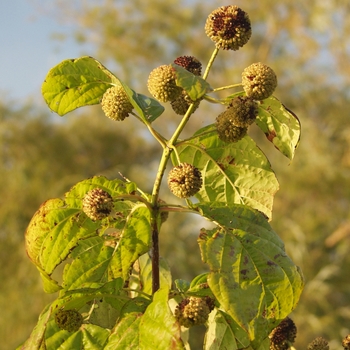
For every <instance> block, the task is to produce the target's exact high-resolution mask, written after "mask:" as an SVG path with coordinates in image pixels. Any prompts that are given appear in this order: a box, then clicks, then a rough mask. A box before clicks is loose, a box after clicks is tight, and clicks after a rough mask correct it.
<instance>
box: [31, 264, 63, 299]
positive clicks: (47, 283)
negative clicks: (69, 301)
mask: <svg viewBox="0 0 350 350" xmlns="http://www.w3.org/2000/svg"><path fill="white" fill-rule="evenodd" d="M36 268H37V269H38V270H39V272H40V276H41V279H42V281H43V289H44V291H45V293H48V294H50V293H56V292H58V291H59V290H61V289H62V287H61V286H60V285H59V284H58V282H57V281H55V280H54V279H53V278H51V277H50V276H49V275H48V274H47V273H46V272H45V271H44V270H42V269H41V268H40V267H39V266H37V267H36Z"/></svg>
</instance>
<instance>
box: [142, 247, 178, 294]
mask: <svg viewBox="0 0 350 350" xmlns="http://www.w3.org/2000/svg"><path fill="white" fill-rule="evenodd" d="M139 268H140V272H139V275H140V276H139V278H140V284H141V286H142V289H141V290H142V291H143V292H144V293H146V294H149V295H152V260H151V258H150V256H149V254H148V253H147V254H144V255H142V256H140V258H139ZM159 278H160V285H161V286H167V287H168V288H170V287H171V284H172V279H171V272H170V267H169V265H168V264H167V262H166V260H165V259H163V258H162V257H160V259H159Z"/></svg>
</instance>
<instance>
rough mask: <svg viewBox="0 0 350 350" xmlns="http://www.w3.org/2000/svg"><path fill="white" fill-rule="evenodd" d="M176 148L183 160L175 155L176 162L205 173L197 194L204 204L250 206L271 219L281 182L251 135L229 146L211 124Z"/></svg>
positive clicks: (181, 142)
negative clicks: (189, 165) (274, 200)
mask: <svg viewBox="0 0 350 350" xmlns="http://www.w3.org/2000/svg"><path fill="white" fill-rule="evenodd" d="M176 149H177V154H178V156H179V160H178V159H177V158H176V157H175V156H173V158H172V159H173V163H175V164H176V165H177V163H178V162H179V161H180V162H187V163H190V164H193V165H194V166H196V167H197V168H198V169H199V170H200V171H201V173H202V176H203V186H202V188H201V189H200V191H199V192H198V193H197V194H196V198H198V199H199V201H200V202H215V201H217V202H222V203H227V204H228V205H230V204H244V205H249V206H251V207H253V208H255V209H258V210H260V211H262V212H263V213H265V214H266V215H267V216H268V217H269V218H271V215H272V205H273V197H274V195H275V193H276V192H277V190H278V187H279V186H278V181H277V179H276V176H275V174H274V172H273V171H272V169H271V166H270V163H269V161H268V159H267V158H266V156H265V155H264V153H263V152H262V151H261V150H260V149H259V148H258V147H257V146H256V144H255V142H254V141H253V140H252V139H251V138H250V137H249V136H246V137H244V138H243V139H242V140H240V141H238V142H235V143H225V142H223V141H221V140H220V139H219V137H218V135H217V132H216V129H215V127H214V126H213V125H209V126H207V127H205V128H203V129H200V130H199V131H198V132H197V133H196V134H195V135H194V136H193V137H192V138H190V139H188V140H184V141H180V142H179V143H177V145H176Z"/></svg>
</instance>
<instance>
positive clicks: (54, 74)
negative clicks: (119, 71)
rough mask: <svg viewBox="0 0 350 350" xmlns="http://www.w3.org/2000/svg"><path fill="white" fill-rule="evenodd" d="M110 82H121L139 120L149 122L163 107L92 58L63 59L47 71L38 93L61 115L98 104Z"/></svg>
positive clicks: (158, 114)
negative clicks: (137, 91) (133, 88)
mask: <svg viewBox="0 0 350 350" xmlns="http://www.w3.org/2000/svg"><path fill="white" fill-rule="evenodd" d="M113 85H121V86H122V87H123V88H124V90H125V92H126V94H127V95H128V97H129V99H130V102H131V103H132V105H133V106H134V108H135V109H136V110H137V112H138V113H139V115H140V117H141V119H142V120H143V121H144V122H146V121H148V122H152V121H153V120H155V119H157V118H158V117H159V116H160V115H161V114H162V113H163V111H164V107H163V106H162V105H160V104H159V102H158V101H156V100H155V99H153V98H151V97H147V96H144V95H142V94H137V93H136V92H135V91H133V90H131V89H130V88H129V87H128V86H127V85H126V84H125V83H123V82H122V81H121V80H119V79H118V78H117V77H116V76H115V75H114V74H113V73H111V72H110V71H109V70H108V69H107V68H106V67H104V66H103V65H102V63H100V62H99V61H97V60H95V59H94V58H93V57H89V56H84V57H80V58H77V59H68V60H64V61H62V62H61V63H59V64H58V65H56V66H55V67H53V68H52V69H51V70H50V71H49V72H48V74H47V76H46V78H45V81H44V83H43V85H42V88H41V92H42V95H43V97H44V99H45V101H46V103H47V104H48V106H49V108H50V109H51V110H53V111H54V112H56V113H57V114H59V115H60V116H63V115H65V114H67V113H68V112H71V111H73V110H75V109H76V108H79V107H83V106H88V105H95V104H99V103H100V101H101V99H102V97H103V94H104V93H105V92H106V90H107V89H108V88H110V87H112V86H113Z"/></svg>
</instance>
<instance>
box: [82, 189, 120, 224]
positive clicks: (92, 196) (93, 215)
mask: <svg viewBox="0 0 350 350" xmlns="http://www.w3.org/2000/svg"><path fill="white" fill-rule="evenodd" d="M112 209H113V199H112V196H111V195H110V194H109V193H108V192H106V191H104V190H102V189H101V188H94V189H93V190H91V191H89V192H88V193H86V195H85V196H84V198H83V212H84V213H85V214H86V215H87V216H88V217H89V218H90V219H91V220H93V221H96V220H102V219H104V218H106V217H107V216H108V215H109V214H110V213H111V211H112Z"/></svg>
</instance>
